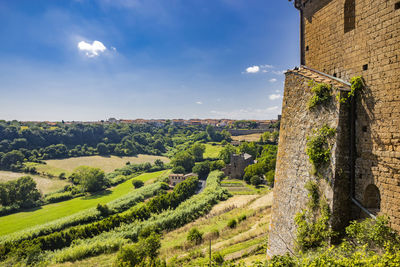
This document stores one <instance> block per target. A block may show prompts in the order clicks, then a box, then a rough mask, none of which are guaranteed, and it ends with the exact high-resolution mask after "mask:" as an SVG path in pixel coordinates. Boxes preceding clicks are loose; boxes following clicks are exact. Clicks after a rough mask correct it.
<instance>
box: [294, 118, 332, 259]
mask: <svg viewBox="0 0 400 267" xmlns="http://www.w3.org/2000/svg"><path fill="white" fill-rule="evenodd" d="M335 133H336V131H335V129H333V128H330V127H329V126H328V125H324V126H322V127H321V128H320V129H318V130H314V131H313V135H312V136H309V137H307V147H306V153H307V155H308V157H309V160H310V162H311V164H312V165H313V172H314V173H318V172H319V171H320V170H321V168H322V167H324V166H326V164H327V163H328V162H329V161H330V157H331V147H330V145H329V139H330V138H332V137H333V136H334V135H335ZM317 177H318V176H317ZM305 189H306V190H307V191H308V201H307V205H306V208H305V209H303V210H302V211H301V212H299V213H297V214H296V216H295V218H294V221H295V223H296V225H297V235H296V244H297V248H298V250H300V251H303V252H305V251H307V250H309V249H312V248H317V247H320V246H323V245H326V244H328V241H329V240H330V238H332V237H333V236H335V232H334V231H333V230H332V229H331V227H330V224H329V221H330V219H331V211H330V208H329V205H328V202H327V200H326V198H325V196H324V195H322V194H321V192H320V188H319V184H318V181H314V180H309V181H308V182H307V183H306V184H305Z"/></svg>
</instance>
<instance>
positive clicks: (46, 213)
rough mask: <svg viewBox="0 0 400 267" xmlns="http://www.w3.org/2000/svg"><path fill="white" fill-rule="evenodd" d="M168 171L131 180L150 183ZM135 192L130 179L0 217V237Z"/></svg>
mask: <svg viewBox="0 0 400 267" xmlns="http://www.w3.org/2000/svg"><path fill="white" fill-rule="evenodd" d="M167 173H168V171H159V172H153V173H144V174H141V175H139V176H137V177H135V178H133V179H136V180H142V181H143V182H145V183H146V182H147V183H148V182H150V181H152V180H154V179H155V178H158V177H160V176H163V175H166V174H167ZM133 190H135V189H134V187H133V186H132V179H130V180H127V181H125V182H123V183H121V184H119V185H117V186H115V187H114V188H111V189H109V190H106V191H103V192H99V193H96V194H93V195H90V196H84V197H79V198H74V199H71V200H67V201H63V202H59V203H54V204H49V205H45V206H41V207H40V208H35V209H31V210H28V211H24V212H19V213H15V214H11V215H7V216H2V217H0V225H1V226H2V227H1V228H0V236H1V235H6V234H10V233H13V232H17V231H20V230H23V229H27V228H30V227H33V226H36V225H40V224H43V223H47V222H50V221H53V220H56V219H59V218H62V217H65V216H69V215H72V214H74V213H77V212H79V211H82V210H85V209H89V208H93V207H96V206H97V204H99V203H100V204H105V203H108V202H110V201H112V200H115V199H117V198H119V197H121V196H123V195H125V194H127V193H129V192H131V191H133Z"/></svg>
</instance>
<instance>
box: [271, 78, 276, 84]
mask: <svg viewBox="0 0 400 267" xmlns="http://www.w3.org/2000/svg"><path fill="white" fill-rule="evenodd" d="M276 81H277V79H275V78H272V79H269V82H270V83H274V82H276Z"/></svg>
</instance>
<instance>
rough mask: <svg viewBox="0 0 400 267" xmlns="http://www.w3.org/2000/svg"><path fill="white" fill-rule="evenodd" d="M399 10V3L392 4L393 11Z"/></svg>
mask: <svg viewBox="0 0 400 267" xmlns="http://www.w3.org/2000/svg"><path fill="white" fill-rule="evenodd" d="M397 9H400V2H397V3H396V4H394V10H397Z"/></svg>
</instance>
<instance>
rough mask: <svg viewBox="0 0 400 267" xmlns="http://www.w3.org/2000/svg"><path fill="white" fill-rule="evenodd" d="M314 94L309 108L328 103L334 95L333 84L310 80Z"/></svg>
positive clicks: (309, 84)
mask: <svg viewBox="0 0 400 267" xmlns="http://www.w3.org/2000/svg"><path fill="white" fill-rule="evenodd" d="M308 86H310V87H311V92H312V93H313V96H312V97H311V99H310V100H309V101H308V109H313V108H315V107H316V106H317V105H323V104H326V103H327V102H328V101H329V100H330V99H331V97H332V85H330V84H326V83H316V82H315V81H314V80H310V81H309V82H308Z"/></svg>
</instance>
